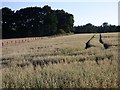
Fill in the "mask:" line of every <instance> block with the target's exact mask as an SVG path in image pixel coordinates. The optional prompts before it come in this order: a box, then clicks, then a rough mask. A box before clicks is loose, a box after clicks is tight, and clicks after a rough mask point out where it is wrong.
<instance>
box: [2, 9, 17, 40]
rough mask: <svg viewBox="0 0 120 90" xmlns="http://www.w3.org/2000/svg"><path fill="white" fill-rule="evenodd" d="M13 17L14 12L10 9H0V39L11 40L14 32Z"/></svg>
mask: <svg viewBox="0 0 120 90" xmlns="http://www.w3.org/2000/svg"><path fill="white" fill-rule="evenodd" d="M13 15H14V11H12V10H11V9H9V8H7V7H4V8H2V16H3V17H2V38H11V37H14V36H15V32H16V31H15V30H14V28H13V25H14V19H13Z"/></svg>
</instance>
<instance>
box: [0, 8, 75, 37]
mask: <svg viewBox="0 0 120 90" xmlns="http://www.w3.org/2000/svg"><path fill="white" fill-rule="evenodd" d="M1 10H2V30H3V32H2V35H3V37H2V38H14V37H17V38H18V37H33V36H49V35H56V34H62V33H70V32H72V30H73V23H74V17H73V15H72V14H69V13H67V12H65V11H64V10H52V9H51V7H50V6H44V7H43V8H41V7H27V8H23V9H20V10H17V11H16V12H14V11H12V10H11V9H9V8H7V7H4V8H2V9H1ZM61 30H62V31H61Z"/></svg>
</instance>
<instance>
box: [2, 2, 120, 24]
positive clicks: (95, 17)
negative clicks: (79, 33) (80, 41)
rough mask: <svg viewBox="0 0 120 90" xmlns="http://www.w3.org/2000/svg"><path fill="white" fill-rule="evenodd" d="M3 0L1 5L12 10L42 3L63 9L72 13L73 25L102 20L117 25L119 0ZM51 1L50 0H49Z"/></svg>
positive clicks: (38, 5)
mask: <svg viewBox="0 0 120 90" xmlns="http://www.w3.org/2000/svg"><path fill="white" fill-rule="evenodd" d="M11 1H13V2H10V0H8V1H7V0H4V1H2V7H9V8H11V9H12V10H19V9H21V8H25V7H34V6H37V7H43V6H44V5H49V6H51V8H52V9H55V10H56V9H60V10H61V9H63V10H64V11H66V12H68V13H71V14H73V15H74V20H75V22H74V25H75V26H77V25H85V24H87V23H91V24H93V25H96V26H100V25H102V23H103V22H108V23H109V24H112V25H118V1H119V0H109V1H108V0H104V1H102V0H98V1H99V2H98V1H95V0H91V2H90V1H89V2H88V0H84V2H83V1H81V2H80V0H79V2H78V1H77V0H69V1H66V2H64V1H62V0H61V2H59V0H58V1H57V2H55V0H49V2H48V1H47V0H44V2H43V0H39V2H38V0H37V1H35V0H29V2H28V1H26V2H25V0H24V1H23V0H20V1H21V2H20V1H19V0H16V1H15V0H11ZM50 1H51V2H50ZM73 1H74V2H73Z"/></svg>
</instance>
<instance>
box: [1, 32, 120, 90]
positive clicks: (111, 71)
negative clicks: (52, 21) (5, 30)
mask: <svg viewBox="0 0 120 90" xmlns="http://www.w3.org/2000/svg"><path fill="white" fill-rule="evenodd" d="M92 36H93V34H75V35H68V36H58V37H42V38H38V37H36V38H26V39H25V38H24V39H23V38H20V39H5V40H3V43H2V45H3V46H2V47H0V48H2V58H1V61H0V63H1V65H2V67H1V68H0V71H1V72H2V88H93V87H95V88H117V87H118V86H119V84H120V83H119V81H118V72H119V71H118V33H104V34H102V39H103V41H104V42H105V43H107V44H109V45H110V47H109V48H108V49H105V48H104V47H103V45H102V44H101V43H100V42H99V34H96V35H95V36H94V38H93V39H92V40H91V41H90V44H92V45H93V47H90V48H87V49H85V43H86V42H87V41H88V40H89V39H90V38H91V37H92ZM96 61H97V62H96Z"/></svg>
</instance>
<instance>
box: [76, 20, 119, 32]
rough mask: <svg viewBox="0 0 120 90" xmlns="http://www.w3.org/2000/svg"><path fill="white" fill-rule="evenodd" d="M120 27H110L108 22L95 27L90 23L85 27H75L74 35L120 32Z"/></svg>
mask: <svg viewBox="0 0 120 90" xmlns="http://www.w3.org/2000/svg"><path fill="white" fill-rule="evenodd" d="M119 31H120V26H115V25H108V23H107V22H104V23H103V25H101V26H94V25H92V24H91V23H88V24H86V25H83V26H75V27H74V33H107V32H119Z"/></svg>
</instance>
